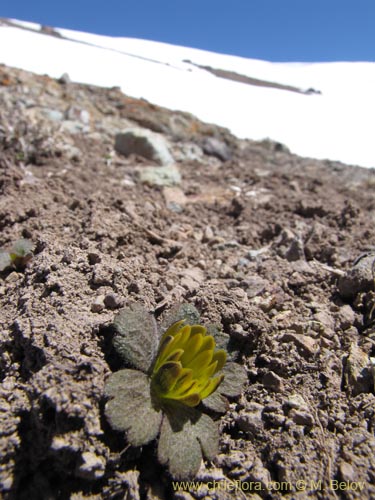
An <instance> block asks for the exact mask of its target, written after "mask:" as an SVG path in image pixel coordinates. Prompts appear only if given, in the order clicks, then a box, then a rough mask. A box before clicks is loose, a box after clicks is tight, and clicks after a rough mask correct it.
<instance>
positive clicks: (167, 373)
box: [153, 361, 182, 395]
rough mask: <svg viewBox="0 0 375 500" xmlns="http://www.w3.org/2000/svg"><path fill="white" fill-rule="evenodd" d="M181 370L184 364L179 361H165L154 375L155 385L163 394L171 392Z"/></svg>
mask: <svg viewBox="0 0 375 500" xmlns="http://www.w3.org/2000/svg"><path fill="white" fill-rule="evenodd" d="M181 372H182V366H181V363H180V362H179V361H169V362H167V363H164V364H163V365H162V366H161V367H160V369H159V370H158V372H157V373H156V374H155V375H154V377H153V382H154V384H155V387H157V388H158V389H160V392H161V394H162V395H164V393H169V392H170V391H171V390H172V389H173V387H174V386H175V384H176V382H177V379H178V377H179V376H180V374H181Z"/></svg>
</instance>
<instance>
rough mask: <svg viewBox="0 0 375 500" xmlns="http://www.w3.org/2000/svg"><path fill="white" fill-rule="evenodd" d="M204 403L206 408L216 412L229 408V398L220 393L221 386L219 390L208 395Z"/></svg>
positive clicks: (224, 411)
mask: <svg viewBox="0 0 375 500" xmlns="http://www.w3.org/2000/svg"><path fill="white" fill-rule="evenodd" d="M222 384H223V382H222ZM202 405H203V406H204V408H207V409H208V410H212V411H214V412H216V413H226V411H227V410H228V408H229V403H228V400H227V398H225V397H224V396H222V395H221V394H220V388H219V389H218V392H214V393H212V394H211V395H210V396H208V398H205V399H203V401H202Z"/></svg>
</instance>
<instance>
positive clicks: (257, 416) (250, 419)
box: [236, 403, 263, 434]
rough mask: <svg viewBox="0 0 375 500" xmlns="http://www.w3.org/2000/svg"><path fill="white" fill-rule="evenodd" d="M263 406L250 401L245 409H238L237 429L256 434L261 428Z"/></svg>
mask: <svg viewBox="0 0 375 500" xmlns="http://www.w3.org/2000/svg"><path fill="white" fill-rule="evenodd" d="M262 411H263V406H262V405H261V404H259V403H250V404H249V406H248V407H247V409H246V410H243V411H240V412H239V414H238V417H237V419H236V423H237V425H238V427H239V429H240V430H241V431H243V432H245V433H250V434H258V433H259V431H260V430H261V429H263V420H262Z"/></svg>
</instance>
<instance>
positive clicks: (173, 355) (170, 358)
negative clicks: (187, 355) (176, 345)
mask: <svg viewBox="0 0 375 500" xmlns="http://www.w3.org/2000/svg"><path fill="white" fill-rule="evenodd" d="M183 353H184V350H183V349H176V350H175V351H173V352H172V353H171V354H170V355H169V356H168V357H167V359H166V360H165V362H166V363H167V362H168V361H179V359H180V358H181V356H182V354H183Z"/></svg>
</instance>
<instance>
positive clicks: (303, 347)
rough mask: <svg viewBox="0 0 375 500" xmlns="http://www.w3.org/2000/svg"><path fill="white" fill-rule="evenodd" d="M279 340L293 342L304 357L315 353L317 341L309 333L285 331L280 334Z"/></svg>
mask: <svg viewBox="0 0 375 500" xmlns="http://www.w3.org/2000/svg"><path fill="white" fill-rule="evenodd" d="M280 340H282V341H283V342H294V344H295V345H296V346H297V348H298V350H299V351H301V354H302V355H304V356H305V357H309V356H312V355H313V354H315V353H316V351H317V348H318V342H317V341H316V340H315V339H313V338H312V337H310V336H309V335H298V334H295V333H291V332H286V333H284V335H282V336H281V338H280Z"/></svg>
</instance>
